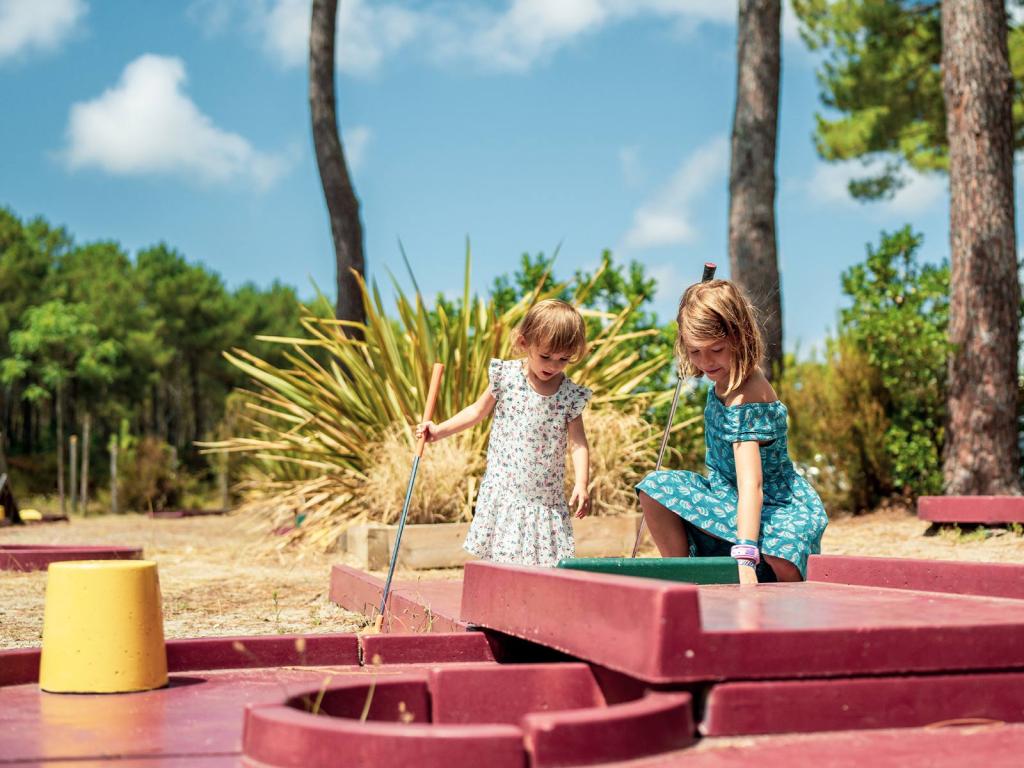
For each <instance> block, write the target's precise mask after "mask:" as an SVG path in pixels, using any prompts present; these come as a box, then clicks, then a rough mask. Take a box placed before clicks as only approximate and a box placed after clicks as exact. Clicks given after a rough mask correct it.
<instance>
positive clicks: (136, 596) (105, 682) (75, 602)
mask: <svg viewBox="0 0 1024 768" xmlns="http://www.w3.org/2000/svg"><path fill="white" fill-rule="evenodd" d="M164 685H167V647H166V646H165V645H164V626H163V612H162V609H161V606H160V582H159V579H158V578H157V572H156V563H154V562H151V561H148V560H79V561H77V562H64V563H51V564H50V567H49V572H48V576H47V582H46V610H45V614H44V616H43V651H42V659H41V660H40V667H39V687H40V688H42V689H43V690H44V691H50V692H51V693H126V692H128V691H148V690H150V689H153V688H159V687H161V686H164Z"/></svg>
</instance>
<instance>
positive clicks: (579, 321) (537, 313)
mask: <svg viewBox="0 0 1024 768" xmlns="http://www.w3.org/2000/svg"><path fill="white" fill-rule="evenodd" d="M515 342H516V347H517V348H519V349H520V350H524V349H526V348H527V347H539V348H541V349H545V350H547V351H548V352H551V353H552V354H564V355H568V357H569V360H570V361H572V362H574V363H575V362H576V361H577V360H579V359H580V358H581V357H583V355H585V354H586V353H587V327H586V325H585V324H584V322H583V316H582V315H580V313H579V310H577V309H576V307H574V306H573V305H572V304H569V303H568V302H565V301H562V300H561V299H544V301H538V302H537V303H536V304H534V305H533V306H532V307H530V309H529V311H528V312H527V313H526V317H524V318H523V321H522V322H521V323H520V324H519V327H518V328H516V333H515Z"/></svg>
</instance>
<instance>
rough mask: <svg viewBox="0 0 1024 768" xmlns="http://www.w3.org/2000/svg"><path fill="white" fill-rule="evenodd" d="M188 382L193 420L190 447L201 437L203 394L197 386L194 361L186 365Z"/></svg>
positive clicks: (197, 365)
mask: <svg viewBox="0 0 1024 768" xmlns="http://www.w3.org/2000/svg"><path fill="white" fill-rule="evenodd" d="M188 382H189V390H190V392H191V395H192V418H193V419H194V426H193V429H192V440H190V441H189V442H188V445H189V446H191V445H192V444H193V443H194V442H195V441H196V440H201V439H202V437H203V420H204V416H203V392H202V389H201V388H200V386H199V363H198V362H197V361H196V360H190V361H189V364H188Z"/></svg>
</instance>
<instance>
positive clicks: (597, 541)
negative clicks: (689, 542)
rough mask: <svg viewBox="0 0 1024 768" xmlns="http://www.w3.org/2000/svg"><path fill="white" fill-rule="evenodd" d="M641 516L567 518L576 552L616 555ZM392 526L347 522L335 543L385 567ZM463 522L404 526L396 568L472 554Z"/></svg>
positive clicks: (367, 564)
mask: <svg viewBox="0 0 1024 768" xmlns="http://www.w3.org/2000/svg"><path fill="white" fill-rule="evenodd" d="M640 518H641V516H640V515H639V514H635V515H623V516H618V517H586V518H583V519H582V520H576V519H573V532H574V535H575V537H576V554H577V556H579V557H619V556H622V555H624V554H627V553H628V552H629V551H630V549H631V547H632V546H633V539H634V538H635V537H636V531H637V526H638V525H639V524H640ZM397 533H398V526H396V525H382V524H380V523H365V524H360V525H354V526H352V527H350V528H349V529H348V530H347V531H346V532H345V535H344V536H343V538H342V539H341V540H340V542H339V544H340V545H341V547H342V550H343V551H344V552H345V553H346V554H348V555H350V556H351V557H352V559H353V560H354V563H353V564H354V565H355V566H356V567H359V568H365V569H366V570H369V571H380V570H384V569H385V568H387V567H388V564H389V563H390V562H391V553H392V551H393V550H394V546H395V536H396V535H397ZM467 533H469V523H431V524H411V525H406V526H405V531H404V532H403V533H402V550H401V552H400V553H399V556H398V567H400V568H408V569H416V570H420V569H430V568H456V567H458V566H460V565H463V564H464V563H466V562H468V561H469V560H471V559H473V556H472V555H470V554H469V553H468V552H467V551H466V550H464V549H463V548H462V543H463V542H464V541H465V540H466V534H467Z"/></svg>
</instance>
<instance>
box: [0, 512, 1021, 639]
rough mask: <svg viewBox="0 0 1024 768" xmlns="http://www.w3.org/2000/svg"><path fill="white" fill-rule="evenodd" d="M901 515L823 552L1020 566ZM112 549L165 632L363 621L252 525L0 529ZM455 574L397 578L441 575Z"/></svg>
mask: <svg viewBox="0 0 1024 768" xmlns="http://www.w3.org/2000/svg"><path fill="white" fill-rule="evenodd" d="M927 529H928V524H927V523H924V522H921V521H920V520H918V519H917V518H915V517H914V516H913V515H912V514H910V513H909V512H908V511H907V510H905V509H900V508H894V509H887V510H880V511H877V512H874V513H872V514H869V515H864V516H862V517H857V518H853V517H846V518H840V519H837V520H833V521H832V523H831V524H830V525H829V528H828V530H827V531H826V533H825V538H824V541H823V543H822V551H823V552H824V553H826V554H848V555H876V556H888V557H915V558H928V559H939V560H973V561H990V562H1024V536H1021V535H1019V534H1017V533H1015V532H1013V531H1007V530H1002V529H979V530H976V531H956V530H943V531H941V532H939V533H938V534H937V535H932V536H926V535H925V532H926V531H927ZM3 543H7V544H29V543H40V544H81V545H87V544H116V545H129V546H142V547H143V549H144V555H145V557H147V558H149V559H152V560H156V561H157V563H158V564H159V568H160V585H161V590H162V593H163V608H164V627H165V633H166V636H167V637H169V638H178V637H203V636H216V635H240V634H283V633H291V632H352V631H355V630H357V629H359V628H361V627H363V626H364V625H365V623H366V622H365V619H363V617H361V616H359V615H357V614H354V613H350V612H348V611H344V610H342V609H340V608H338V607H337V606H336V605H334V604H333V603H331V602H330V600H329V599H328V584H329V581H328V580H329V574H330V568H331V565H332V564H335V563H340V562H343V557H342V556H341V555H322V554H314V553H309V552H286V553H281V552H277V551H276V550H275V549H274V547H273V544H274V543H275V542H274V540H273V538H272V537H267V536H266V535H264V534H262V533H259V532H258V531H257V530H255V529H254V528H253V524H252V522H251V521H250V520H246V519H241V518H238V517H230V516H229V517H198V518H185V519H179V520H152V519H150V518H148V517H145V516H141V515H121V516H116V517H112V516H106V517H96V518H82V519H73V520H72V522H70V523H47V524H43V525H31V526H25V527H24V528H4V529H0V544H3ZM457 573H458V570H457V569H454V570H446V571H428V572H420V573H398V574H397V575H398V577H399V578H427V579H429V578H444V577H447V576H450V575H452V574H457ZM45 586H46V574H45V572H36V573H14V572H10V571H0V648H12V647H21V646H33V645H38V644H39V643H40V639H41V637H42V625H43V602H44V592H45Z"/></svg>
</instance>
